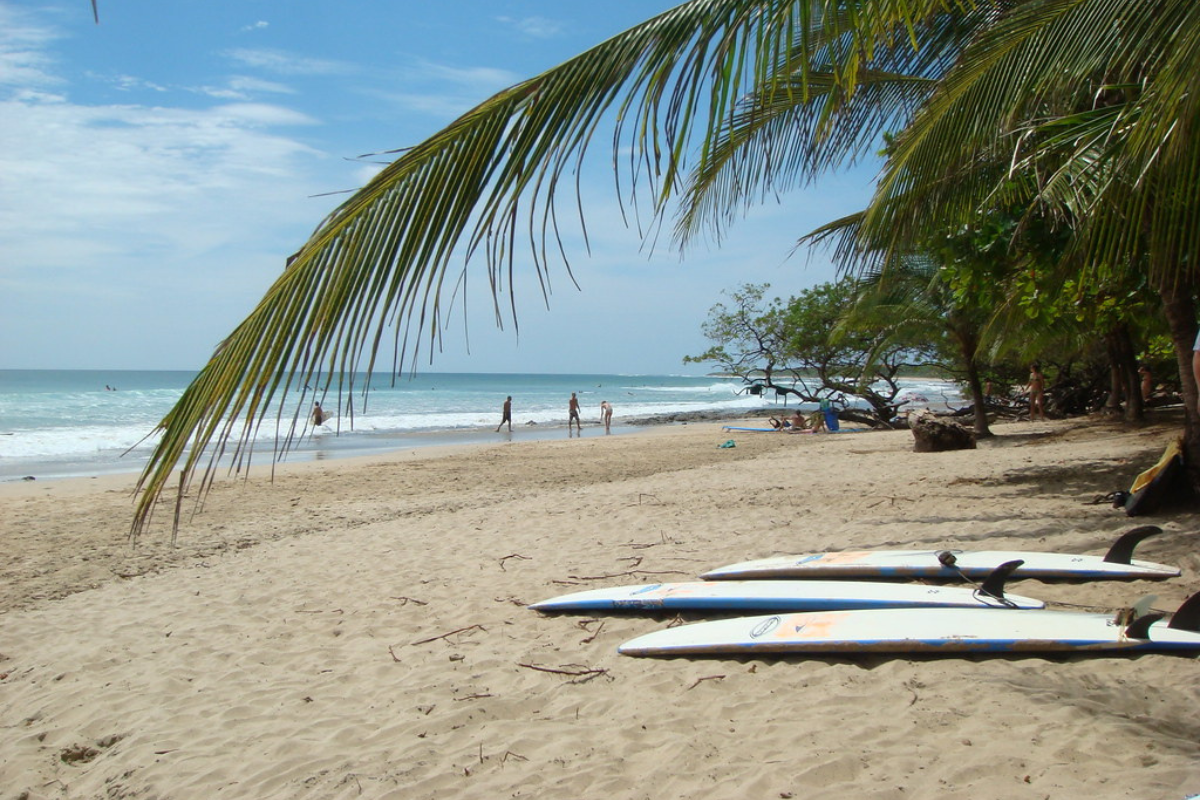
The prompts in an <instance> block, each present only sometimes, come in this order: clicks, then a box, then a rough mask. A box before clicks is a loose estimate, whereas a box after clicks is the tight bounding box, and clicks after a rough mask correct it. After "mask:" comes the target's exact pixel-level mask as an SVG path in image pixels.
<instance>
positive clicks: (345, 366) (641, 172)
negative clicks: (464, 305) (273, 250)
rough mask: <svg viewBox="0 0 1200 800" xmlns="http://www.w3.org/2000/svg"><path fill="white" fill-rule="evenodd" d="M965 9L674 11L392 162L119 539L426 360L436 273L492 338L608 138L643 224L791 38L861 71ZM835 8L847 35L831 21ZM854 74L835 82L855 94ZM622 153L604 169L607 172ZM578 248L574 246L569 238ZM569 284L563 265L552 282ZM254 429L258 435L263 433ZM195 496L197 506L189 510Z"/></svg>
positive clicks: (244, 342) (269, 306)
mask: <svg viewBox="0 0 1200 800" xmlns="http://www.w3.org/2000/svg"><path fill="white" fill-rule="evenodd" d="M966 2H967V0H857V2H852V3H845V2H844V0H806V1H805V2H784V1H783V0H690V2H685V3H683V4H681V5H680V6H678V7H676V8H674V9H671V10H669V11H667V12H665V13H663V14H660V15H659V16H657V17H654V18H653V19H650V20H648V21H647V22H645V23H643V24H641V25H639V26H636V27H635V28H632V29H630V30H629V31H626V32H625V33H622V34H620V35H618V36H615V37H613V38H612V39H610V40H608V41H606V42H604V43H602V44H600V45H598V46H597V47H595V48H593V49H591V50H589V51H588V52H586V53H583V54H581V55H580V56H578V57H576V58H573V59H571V60H569V61H567V62H566V63H564V64H562V65H561V66H558V67H556V68H554V69H551V70H549V71H547V72H545V73H543V74H541V75H539V76H537V77H535V78H532V79H530V80H527V81H524V82H522V83H520V84H517V85H516V86H513V87H511V88H509V89H506V90H505V91H502V92H500V93H499V94H497V95H495V96H494V97H492V98H490V99H488V100H486V101H485V102H483V103H481V104H480V105H479V106H477V107H476V108H474V109H472V110H471V111H469V112H468V113H466V114H464V115H463V116H462V117H460V118H459V119H457V120H456V121H454V122H453V123H451V124H450V125H449V126H447V127H446V128H445V129H444V130H442V131H440V132H439V133H437V134H435V135H434V136H432V137H430V138H429V139H427V140H426V141H424V142H421V143H420V144H418V145H417V146H415V147H413V148H411V149H408V150H406V151H404V152H403V153H402V154H401V155H400V156H399V157H398V158H397V159H396V160H395V161H394V162H393V163H391V164H390V165H389V166H387V167H386V168H384V169H383V170H382V171H381V172H380V173H379V174H378V175H377V176H376V177H375V178H374V179H373V180H371V182H370V183H368V184H367V185H366V186H365V187H363V188H362V189H361V190H360V191H359V192H357V193H356V194H355V195H353V196H352V197H351V198H350V199H349V200H347V201H346V202H345V203H344V204H342V205H341V206H340V207H338V208H337V209H335V210H334V211H333V213H331V214H330V215H329V217H328V218H327V219H326V220H325V221H324V222H323V223H322V224H321V225H320V226H319V227H318V228H317V230H316V231H315V232H314V233H313V234H312V236H311V237H310V239H309V240H308V241H307V242H306V243H305V244H304V246H303V247H302V248H301V249H300V250H299V251H298V252H297V253H296V254H295V255H294V256H293V257H292V259H291V260H290V261H289V263H288V266H287V267H286V269H285V270H284V272H283V274H282V275H281V276H280V277H279V279H278V280H277V281H276V282H275V284H274V285H273V286H272V287H271V288H270V289H269V290H268V292H267V294H266V296H265V297H264V298H263V299H262V301H260V303H259V304H258V306H257V307H256V308H255V309H254V310H253V311H252V312H251V313H250V315H249V316H248V317H247V318H246V320H245V321H243V322H242V323H241V324H240V325H239V326H238V327H237V328H236V329H235V330H234V331H233V333H232V334H230V336H229V337H228V338H227V339H225V341H223V342H222V343H221V345H220V346H219V347H218V348H217V350H216V352H215V353H214V355H213V357H212V358H211V360H210V361H209V362H208V364H207V365H206V366H205V367H204V368H203V370H202V371H201V372H200V374H199V375H198V376H197V377H196V379H195V380H194V381H193V383H192V384H191V385H190V386H189V387H188V388H187V390H186V391H185V392H184V395H183V397H182V398H181V399H180V401H179V403H178V404H177V405H176V406H175V408H174V409H172V411H171V412H170V413H169V414H168V415H167V416H166V417H165V418H164V419H163V420H162V422H161V423H160V425H159V426H158V428H157V429H156V433H159V434H161V439H160V442H159V444H158V446H157V447H156V449H155V451H154V453H153V454H152V456H151V459H150V462H149V463H148V464H147V466H146V468H145V470H144V471H143V473H142V475H141V477H140V479H139V483H138V488H139V490H141V496H140V498H139V501H138V505H137V509H136V512H135V520H134V524H133V529H132V533H133V535H135V536H136V535H137V534H138V533H139V532H140V531H141V530H142V529H143V528H144V527H145V525H146V524H147V523H148V522H149V520H150V519H151V516H152V513H153V510H154V508H155V506H156V503H157V501H158V499H159V497H160V495H161V494H162V493H163V491H164V490H165V488H166V487H167V485H168V482H169V481H170V479H171V476H172V472H173V470H174V469H175V468H176V467H179V469H180V474H179V485H178V493H179V496H178V500H177V503H176V519H177V520H178V515H179V512H180V504H181V503H182V498H183V494H184V492H185V491H186V490H187V489H188V487H189V485H190V484H191V481H192V480H193V478H194V476H195V475H196V473H197V472H200V471H202V473H201V474H202V477H201V482H200V485H201V488H202V489H204V488H207V487H208V486H209V485H210V483H211V480H212V479H213V477H214V475H215V472H216V470H217V467H218V465H219V464H220V463H222V459H223V458H229V459H231V461H232V464H233V465H234V466H235V467H239V468H240V467H241V466H244V465H246V464H247V463H248V459H249V457H250V455H251V454H252V452H253V449H254V442H255V439H256V435H257V433H258V431H259V429H260V428H261V427H262V426H264V425H267V424H272V425H273V426H274V444H273V445H272V448H273V455H274V456H278V455H279V454H280V453H282V452H284V451H286V450H287V448H288V447H289V446H290V444H291V442H292V440H293V437H294V436H295V435H296V434H297V431H298V423H299V408H300V404H299V403H297V404H296V406H295V410H294V411H293V412H290V414H289V412H287V411H286V408H287V403H288V401H289V400H294V399H295V398H296V395H297V394H299V395H300V398H301V399H303V397H304V393H305V392H306V391H307V389H305V388H304V387H308V386H311V385H319V386H323V387H325V388H330V387H333V386H336V388H337V390H338V393H339V405H341V403H342V402H343V400H342V399H341V398H342V397H343V393H348V394H349V395H350V398H351V399H350V400H348V401H346V402H348V403H350V404H351V407H352V404H353V395H354V393H355V391H357V390H358V389H364V390H365V388H366V387H364V386H356V385H355V384H354V381H355V372H356V370H363V371H364V372H365V373H366V375H367V376H368V377H367V381H368V384H369V380H370V376H371V374H373V373H374V372H375V370H376V369H377V366H378V365H377V358H378V356H379V353H380V350H381V347H382V345H383V344H384V342H385V339H386V338H387V337H389V336H391V337H392V339H393V346H394V352H395V357H394V359H395V360H394V362H393V364H392V371H393V372H396V371H399V370H400V369H402V368H403V366H404V365H405V364H407V363H410V362H411V361H412V360H415V358H416V357H417V355H418V353H419V352H420V350H421V347H422V346H425V347H428V348H430V350H431V351H432V350H434V349H436V348H437V347H438V344H439V342H440V335H441V325H442V322H443V319H444V315H445V312H446V308H445V305H444V304H445V303H446V302H447V299H446V298H448V297H450V296H452V292H451V290H452V289H453V288H454V287H456V286H458V285H459V284H460V282H461V281H462V279H463V278H462V272H461V271H460V272H455V271H454V270H452V264H453V263H454V262H455V261H456V260H457V259H462V263H463V264H464V267H463V268H462V269H463V270H465V264H467V263H468V262H471V261H482V262H483V264H484V270H485V272H486V276H487V280H488V283H489V286H490V287H491V289H492V293H493V297H494V305H495V311H496V315H497V318H498V319H503V318H504V317H505V316H506V315H507V316H511V317H512V318H514V319H515V313H514V308H515V307H514V306H513V305H512V301H511V300H510V306H509V308H508V310H507V312H505V311H504V310H503V309H502V307H501V305H500V296H501V295H502V294H503V292H504V291H505V289H506V287H507V288H511V286H512V275H513V270H514V269H515V260H516V253H515V251H516V250H517V247H518V240H519V238H524V235H522V234H520V233H519V232H520V231H522V230H523V229H525V230H527V236H528V239H529V242H528V256H529V258H530V260H531V261H532V263H533V266H532V269H533V270H534V271H535V272H536V274H537V276H538V278H539V279H540V280H542V281H543V286H545V281H546V280H547V278H548V275H549V269H550V267H551V265H552V263H556V260H558V259H562V258H563V254H564V252H565V251H564V247H563V242H562V239H561V237H560V235H559V229H558V217H557V213H556V209H557V201H558V193H559V188H560V186H561V185H562V182H563V181H564V179H566V178H567V177H568V176H569V175H570V173H571V171H572V169H573V168H574V167H575V165H576V164H577V163H578V162H579V160H580V159H583V158H584V156H585V155H586V154H587V152H588V149H589V145H590V144H591V142H592V140H593V138H594V136H595V134H596V133H597V131H599V130H600V129H602V128H603V127H604V126H606V125H610V124H611V125H612V129H613V137H612V142H613V146H614V151H613V152H614V156H613V158H614V164H615V165H617V166H618V167H619V169H620V172H621V174H624V175H625V176H626V178H627V180H628V181H629V182H630V183H629V186H628V187H625V188H623V189H621V194H622V196H625V192H627V191H628V192H633V193H635V194H636V193H643V194H644V196H648V197H649V198H651V212H652V213H654V214H659V213H661V210H662V208H663V205H664V204H665V202H666V200H667V199H668V198H669V197H671V196H672V194H673V193H674V192H675V191H676V190H677V187H678V185H679V182H680V181H681V176H682V175H683V174H684V170H685V169H686V160H685V156H686V154H687V152H688V150H689V148H691V147H693V146H694V143H695V142H696V141H698V140H699V141H712V140H714V138H715V137H716V135H717V132H718V131H719V130H720V128H721V127H722V125H724V124H725V120H726V118H727V115H728V114H730V113H732V109H734V108H735V107H736V101H737V98H739V97H742V96H744V95H746V94H747V93H749V92H752V91H753V90H754V88H755V87H756V86H760V85H764V84H765V83H767V82H768V81H769V80H771V79H772V78H773V77H774V76H775V75H777V74H779V73H780V71H783V72H786V73H787V74H793V75H799V76H801V79H802V80H804V79H805V76H806V75H807V74H808V73H809V72H810V69H809V66H808V65H806V64H804V63H802V62H801V61H798V60H797V58H798V54H803V53H807V52H810V51H811V47H810V46H809V41H808V38H809V37H811V36H812V35H813V33H812V32H814V31H820V32H821V34H820V35H821V36H822V37H823V38H824V39H827V40H833V39H836V38H845V39H846V41H847V43H848V44H847V46H848V47H850V49H851V50H852V51H855V52H861V53H864V54H865V55H866V57H868V58H869V56H870V53H871V51H872V50H873V48H874V47H875V46H876V42H877V41H878V40H879V37H880V36H882V35H885V34H886V35H893V33H894V31H895V30H896V23H897V20H907V19H909V18H916V17H918V16H920V15H921V14H923V13H924V9H925V8H926V7H929V8H933V7H937V8H942V7H948V6H955V7H957V6H964V5H965V4H966ZM848 7H853V9H854V10H855V12H856V13H855V14H853V15H850V16H851V18H850V19H849V21H845V20H846V19H847V18H846V17H845V16H844V15H843V14H842V12H843V11H844V10H845V8H848ZM857 67H858V64H857V62H855V61H853V60H849V61H847V62H845V63H844V65H843V66H842V68H841V70H842V71H841V75H840V77H841V79H843V80H845V81H847V82H853V80H854V75H855V71H856V70H857ZM623 149H628V151H629V153H630V156H629V160H628V162H626V163H625V164H624V165H623V166H620V164H619V162H618V161H617V156H616V154H617V153H618V152H621V151H622V150H623ZM584 232H585V235H586V228H584ZM567 267H568V268H569V264H568V265H567ZM272 414H273V415H274V418H273V421H272ZM200 495H201V496H202V495H203V491H201V492H200Z"/></svg>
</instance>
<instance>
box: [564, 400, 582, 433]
mask: <svg viewBox="0 0 1200 800" xmlns="http://www.w3.org/2000/svg"><path fill="white" fill-rule="evenodd" d="M572 422H574V423H575V429H576V430H577V431H579V435H580V436H582V435H583V426H582V425H581V424H580V422H579V399H578V398H577V397H575V393H574V392H571V402H570V403H568V404H567V435H568V436H569V435H570V434H571V423H572Z"/></svg>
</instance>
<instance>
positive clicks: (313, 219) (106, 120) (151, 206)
mask: <svg viewBox="0 0 1200 800" xmlns="http://www.w3.org/2000/svg"><path fill="white" fill-rule="evenodd" d="M673 5H675V3H674V2H670V1H669V0H605V2H603V3H583V2H566V3H564V2H561V0H443V1H442V2H436V3H434V2H415V1H413V0H395V1H394V2H369V1H368V0H338V2H329V0H321V1H320V2H317V0H287V2H280V0H206V2H203V3H200V2H162V0H99V11H100V23H99V24H96V23H95V22H94V21H93V18H92V9H91V4H90V2H89V0H0V343H3V345H4V347H3V351H2V354H0V368H7V369H22V368H23V369H113V370H115V369H181V370H197V369H199V368H200V367H202V366H203V365H204V363H205V362H206V361H207V359H208V357H209V356H210V355H211V353H212V351H213V348H214V347H215V346H216V345H217V344H218V343H219V342H220V341H221V340H222V339H223V338H224V337H225V336H226V335H228V334H229V333H230V332H231V331H232V330H233V329H234V327H236V325H237V324H238V323H239V322H240V321H241V320H242V319H243V318H244V317H245V316H246V315H247V314H248V313H249V312H250V311H251V309H252V308H253V307H254V305H255V304H256V303H257V302H258V301H259V300H260V299H261V298H262V296H263V295H264V293H265V292H266V290H267V289H268V287H269V286H270V285H271V283H272V282H273V281H274V280H275V279H276V278H277V277H278V276H279V273H280V272H281V270H282V268H283V265H284V262H285V259H286V257H287V255H288V254H290V253H293V252H295V251H296V250H297V249H298V248H299V247H300V245H301V244H303V242H304V241H305V240H306V239H307V238H308V236H309V234H311V232H312V231H313V229H314V228H316V226H317V225H318V224H319V223H320V222H321V220H322V218H323V217H324V216H325V215H326V214H327V213H328V212H329V211H331V210H332V209H333V208H334V207H335V206H336V205H337V204H338V203H339V202H340V201H341V200H343V199H345V197H346V194H344V192H346V191H348V190H353V189H355V188H358V187H359V186H361V185H363V184H364V183H365V182H366V181H367V180H369V178H370V177H371V175H373V174H374V172H375V171H377V170H378V169H379V165H378V162H379V160H380V159H379V158H362V157H361V156H363V155H364V154H375V153H380V152H382V151H386V150H389V149H393V148H399V147H406V146H411V145H413V144H416V143H417V142H419V141H421V140H423V139H425V138H426V137H428V136H430V135H431V134H433V133H435V132H436V131H438V130H439V129H441V128H442V127H444V126H445V125H447V124H449V123H450V122H451V121H453V120H454V119H455V118H456V117H458V116H459V115H461V114H462V113H464V112H466V111H467V110H469V109H470V108H471V107H473V106H474V105H476V104H477V103H479V102H481V101H483V100H484V99H486V98H487V97H489V96H490V95H492V94H494V93H495V92H497V91H499V90H501V89H503V88H505V87H507V86H509V85H512V84H514V83H517V82H519V81H521V80H523V79H525V78H528V77H532V76H533V75H536V74H538V73H539V72H541V71H543V70H545V69H548V68H550V67H553V66H555V65H556V64H559V63H561V62H563V61H565V60H567V59H568V58H570V57H571V56H574V55H576V54H578V53H581V52H583V51H584V50H586V49H588V48H589V47H591V46H593V45H595V44H598V43H600V42H601V41H603V40H604V39H606V38H608V37H610V36H612V35H614V34H616V33H619V32H620V31H622V30H624V29H626V28H628V27H631V26H633V25H635V24H637V23H639V22H641V21H643V20H645V19H648V18H649V17H650V16H652V15H653V14H654V13H657V12H659V11H662V10H665V9H667V8H670V7H671V6H673ZM597 145H598V146H596V147H595V148H594V156H595V157H594V159H593V161H592V162H591V164H589V167H588V168H587V169H586V170H585V171H584V172H583V174H582V184H583V207H584V214H585V218H586V221H587V225H588V245H589V246H588V247H585V246H584V244H583V242H582V238H581V237H580V236H575V235H571V236H568V246H569V256H570V259H571V262H570V263H571V274H570V275H568V274H567V273H566V272H565V271H564V270H563V269H561V268H559V269H556V270H554V271H553V272H552V274H551V294H550V296H549V298H548V301H547V300H545V299H544V298H543V296H542V293H541V290H540V288H539V285H538V283H537V281H536V280H535V279H534V275H533V270H532V265H531V263H528V261H527V260H526V261H522V260H521V259H520V258H518V260H517V264H516V267H517V272H518V278H517V280H516V282H515V286H514V287H513V293H514V297H515V302H516V306H517V311H518V316H517V321H518V327H517V329H516V330H514V326H513V325H512V324H511V321H509V322H506V324H505V325H504V326H503V329H500V328H498V327H497V326H496V324H495V318H494V315H493V313H492V310H491V309H492V303H491V296H490V291H489V289H488V283H487V276H486V271H485V270H484V269H483V264H482V263H474V262H472V263H471V264H468V265H467V268H466V274H467V292H466V304H465V307H464V305H463V304H462V303H461V302H459V303H456V305H455V307H454V310H453V311H452V312H451V315H450V317H449V319H448V320H447V328H446V329H447V331H448V333H447V335H446V336H445V338H444V339H443V341H442V342H441V344H440V347H438V348H436V349H434V348H429V347H426V348H424V350H423V351H422V353H421V355H420V358H419V360H418V362H417V363H416V364H415V366H416V368H418V369H420V370H422V371H439V372H554V373H579V372H589V373H636V374H663V373H667V374H701V373H703V372H704V371H706V368H704V367H701V366H696V365H688V366H685V365H684V364H683V357H684V356H686V355H695V354H698V353H701V352H703V351H704V350H705V349H707V347H708V342H707V341H706V340H705V338H704V337H703V335H702V333H701V324H702V323H703V321H704V319H705V318H706V317H707V315H708V312H709V309H710V308H711V307H712V306H713V304H714V303H717V302H719V301H720V300H721V299H722V292H724V291H727V290H732V289H734V288H736V287H738V286H740V285H742V284H744V283H769V284H771V287H772V288H771V294H772V295H779V296H782V297H787V296H790V295H793V294H796V293H798V292H800V291H802V290H803V289H805V288H807V287H809V286H812V285H815V284H817V283H821V282H823V281H827V280H831V279H833V277H834V272H833V269H832V268H831V267H830V265H829V263H828V260H827V257H826V255H825V254H824V253H813V254H809V253H807V252H804V251H801V252H795V251H794V245H795V242H796V240H797V239H798V238H799V237H800V236H801V235H803V234H804V233H807V232H808V231H810V230H812V229H814V228H816V227H817V226H819V225H822V224H824V223H826V222H828V221H831V220H833V219H836V218H837V217H840V216H842V215H844V214H846V213H850V212H852V211H856V210H859V209H861V208H862V207H863V206H864V205H865V204H866V201H867V198H868V197H869V191H870V183H871V178H872V176H873V169H868V168H865V167H864V168H860V169H858V170H856V171H853V172H850V173H847V174H844V175H838V176H832V177H830V178H828V179H823V180H822V181H821V182H820V183H818V184H817V185H816V186H815V187H811V188H808V189H805V190H802V191H794V192H791V193H788V194H786V195H783V196H781V197H778V198H773V199H772V200H771V201H769V202H768V203H765V204H763V205H761V206H758V207H756V208H754V209H752V210H751V211H750V212H749V213H748V214H747V215H746V216H745V218H742V219H739V220H737V221H736V222H735V223H734V224H733V225H732V226H731V227H730V228H729V229H728V230H727V231H726V232H725V235H724V236H723V238H722V240H721V241H720V243H719V246H718V245H717V244H714V243H704V242H701V243H699V244H697V245H693V246H691V247H689V248H688V249H687V250H685V251H684V252H683V253H680V252H679V251H678V250H676V249H672V248H671V247H670V245H669V243H666V242H664V241H662V239H660V240H659V241H658V242H657V243H655V244H653V245H649V244H647V243H646V242H645V241H643V240H642V238H641V237H640V236H639V233H638V231H637V229H636V228H631V227H630V226H628V225H626V224H625V223H624V222H623V221H622V218H621V215H620V209H619V206H618V203H617V199H618V198H617V195H616V190H615V188H614V186H613V183H612V174H611V167H610V166H609V164H610V159H611V149H610V148H609V147H608V136H607V133H604V132H602V133H600V134H598V139H597ZM576 284H577V285H576ZM503 302H504V303H505V304H507V302H508V298H507V297H505V298H504V300H503ZM431 359H432V360H431ZM383 360H384V363H385V364H386V363H390V351H389V352H388V353H387V354H385V356H384V359H383Z"/></svg>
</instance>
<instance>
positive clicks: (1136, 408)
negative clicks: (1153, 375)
mask: <svg viewBox="0 0 1200 800" xmlns="http://www.w3.org/2000/svg"><path fill="white" fill-rule="evenodd" d="M1104 339H1105V343H1106V344H1107V346H1108V355H1109V359H1110V360H1111V361H1112V368H1113V373H1114V375H1113V377H1114V381H1115V382H1116V386H1114V389H1117V388H1118V387H1119V389H1120V391H1121V393H1122V394H1124V395H1125V421H1126V422H1134V423H1136V422H1142V421H1144V420H1145V418H1146V413H1145V403H1144V402H1143V401H1142V385H1141V381H1140V380H1139V378H1138V371H1137V368H1138V365H1137V351H1136V348H1135V347H1134V343H1133V335H1132V334H1131V333H1130V332H1129V326H1128V325H1125V324H1123V323H1122V324H1118V325H1115V326H1113V328H1112V329H1111V330H1110V331H1109V332H1108V333H1107V334H1105V336H1104ZM1189 364H1190V362H1189ZM1189 369H1190V367H1189Z"/></svg>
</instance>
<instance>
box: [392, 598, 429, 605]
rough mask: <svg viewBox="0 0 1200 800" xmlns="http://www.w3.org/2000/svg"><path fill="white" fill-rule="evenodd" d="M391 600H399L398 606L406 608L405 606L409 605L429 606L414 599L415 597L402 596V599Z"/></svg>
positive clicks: (422, 601)
mask: <svg viewBox="0 0 1200 800" xmlns="http://www.w3.org/2000/svg"><path fill="white" fill-rule="evenodd" d="M391 599H393V600H399V601H400V605H402V606H406V605H408V604H409V603H412V604H413V605H418V606H427V605H429V603H427V602H425V601H424V600H418V599H417V598H415V597H403V596H402V597H392V598H391Z"/></svg>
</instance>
